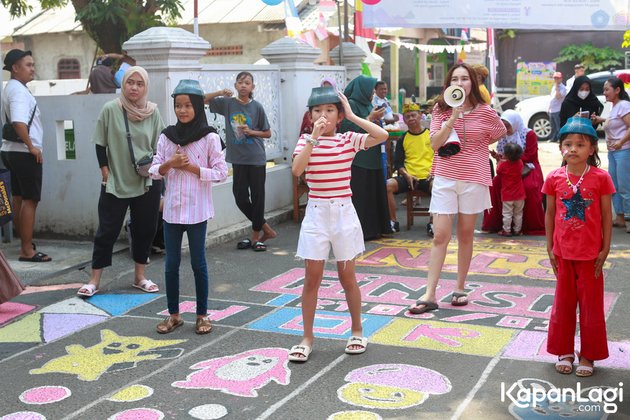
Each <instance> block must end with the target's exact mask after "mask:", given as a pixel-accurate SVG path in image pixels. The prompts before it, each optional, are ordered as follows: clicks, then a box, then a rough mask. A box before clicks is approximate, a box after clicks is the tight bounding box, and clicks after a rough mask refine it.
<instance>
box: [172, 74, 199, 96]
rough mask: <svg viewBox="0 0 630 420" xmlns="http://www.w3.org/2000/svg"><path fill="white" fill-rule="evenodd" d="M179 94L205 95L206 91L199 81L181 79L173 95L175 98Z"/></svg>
mask: <svg viewBox="0 0 630 420" xmlns="http://www.w3.org/2000/svg"><path fill="white" fill-rule="evenodd" d="M177 95H197V96H201V97H203V95H204V93H203V89H201V85H199V82H198V81H196V80H191V79H183V80H180V81H179V83H178V84H177V87H176V88H175V90H174V91H173V94H172V95H171V96H172V97H173V98H174V97H175V96H177Z"/></svg>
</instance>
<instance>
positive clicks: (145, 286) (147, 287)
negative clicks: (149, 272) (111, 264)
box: [133, 279, 160, 293]
mask: <svg viewBox="0 0 630 420" xmlns="http://www.w3.org/2000/svg"><path fill="white" fill-rule="evenodd" d="M152 286H155V289H151V287H152ZM133 287H135V288H136V289H140V290H142V291H143V292H147V293H156V292H159V291H160V288H159V287H158V285H157V284H155V283H153V282H152V281H151V280H149V279H144V280H142V281H141V282H140V283H138V284H135V283H134V284H133Z"/></svg>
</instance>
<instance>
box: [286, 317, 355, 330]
mask: <svg viewBox="0 0 630 420" xmlns="http://www.w3.org/2000/svg"><path fill="white" fill-rule="evenodd" d="M279 328H280V329H284V330H292V331H302V330H303V329H304V325H303V324H302V316H301V315H299V316H296V317H295V318H293V319H292V320H290V321H288V322H285V323H284V324H282V325H280V327H279ZM351 328H352V320H351V319H350V317H349V316H348V315H335V316H332V315H324V314H317V313H316V314H315V324H314V326H313V331H314V332H315V333H318V334H336V335H343V334H345V333H347V332H348V331H350V330H351Z"/></svg>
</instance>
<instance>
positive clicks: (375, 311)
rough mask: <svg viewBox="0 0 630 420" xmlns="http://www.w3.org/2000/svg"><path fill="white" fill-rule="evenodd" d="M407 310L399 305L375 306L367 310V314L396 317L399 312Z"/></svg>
mask: <svg viewBox="0 0 630 420" xmlns="http://www.w3.org/2000/svg"><path fill="white" fill-rule="evenodd" d="M406 310H407V308H406V307H404V306H399V305H376V306H375V307H373V308H372V309H370V310H368V311H367V313H368V314H372V315H392V316H393V315H398V314H399V313H401V312H405V311H406Z"/></svg>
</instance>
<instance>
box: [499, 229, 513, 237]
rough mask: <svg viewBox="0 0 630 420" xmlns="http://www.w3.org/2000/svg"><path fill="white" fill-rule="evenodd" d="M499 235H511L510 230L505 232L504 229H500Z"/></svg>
mask: <svg viewBox="0 0 630 420" xmlns="http://www.w3.org/2000/svg"><path fill="white" fill-rule="evenodd" d="M499 236H512V232H507V231H505V230H501V231H500V232H499Z"/></svg>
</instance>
